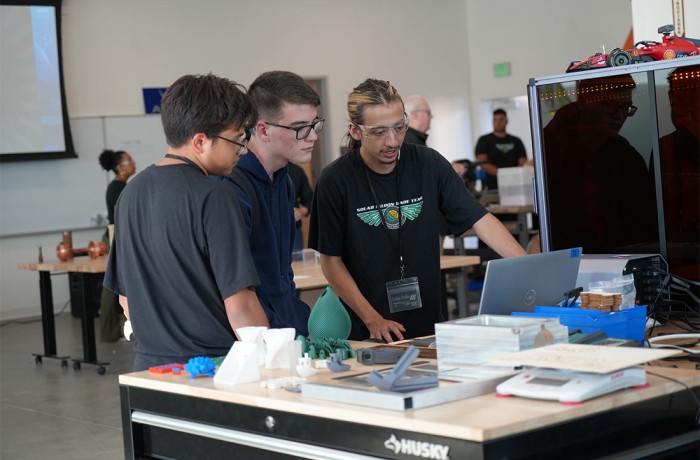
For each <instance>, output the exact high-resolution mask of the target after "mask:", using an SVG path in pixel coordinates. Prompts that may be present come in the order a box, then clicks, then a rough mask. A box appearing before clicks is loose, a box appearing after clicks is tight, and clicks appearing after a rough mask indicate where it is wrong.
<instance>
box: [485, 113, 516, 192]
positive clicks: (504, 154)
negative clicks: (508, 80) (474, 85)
mask: <svg viewBox="0 0 700 460" xmlns="http://www.w3.org/2000/svg"><path fill="white" fill-rule="evenodd" d="M507 125H508V115H507V114H506V111H505V110H503V109H496V110H494V111H493V132H492V133H490V134H485V135H483V136H481V137H480V138H479V140H478V141H477V143H476V148H475V149H474V150H475V151H474V154H475V156H476V161H483V162H485V163H482V165H481V169H483V170H484V172H485V173H486V179H485V181H484V186H485V187H487V188H488V189H489V190H496V189H497V188H498V168H512V167H515V166H523V165H525V164H526V163H527V153H525V146H524V145H523V141H521V140H520V138H519V137H515V136H512V135H510V134H508V133H507V132H506V126H507Z"/></svg>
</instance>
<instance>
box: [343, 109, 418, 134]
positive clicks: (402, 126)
mask: <svg viewBox="0 0 700 460" xmlns="http://www.w3.org/2000/svg"><path fill="white" fill-rule="evenodd" d="M353 124H354V125H355V126H357V127H358V128H360V131H362V134H364V136H365V137H366V138H367V139H383V138H385V137H387V136H388V135H389V133H390V132H391V133H394V136H400V135H402V134H403V133H405V132H406V131H408V115H406V114H405V113H404V114H403V119H402V120H400V121H397V122H396V123H395V124H394V125H392V126H382V125H374V126H369V125H361V124H359V123H353Z"/></svg>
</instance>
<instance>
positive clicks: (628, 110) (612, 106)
mask: <svg viewBox="0 0 700 460" xmlns="http://www.w3.org/2000/svg"><path fill="white" fill-rule="evenodd" d="M603 111H604V112H605V113H607V114H609V115H612V114H614V113H617V112H622V114H623V115H625V116H627V117H633V116H634V114H635V113H637V106H634V105H632V104H616V103H614V102H609V103H605V104H603Z"/></svg>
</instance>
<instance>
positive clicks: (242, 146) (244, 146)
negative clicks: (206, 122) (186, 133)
mask: <svg viewBox="0 0 700 460" xmlns="http://www.w3.org/2000/svg"><path fill="white" fill-rule="evenodd" d="M209 137H215V138H217V139H221V140H222V141H226V142H230V143H232V144H235V145H237V146H239V147H240V149H239V150H238V154H239V155H243V153H245V151H246V149H247V148H248V141H249V140H250V130H248V129H246V130H245V139H244V140H243V142H238V141H234V140H233V139H229V138H227V137H223V136H219V135H218V134H211V135H210V136H209Z"/></svg>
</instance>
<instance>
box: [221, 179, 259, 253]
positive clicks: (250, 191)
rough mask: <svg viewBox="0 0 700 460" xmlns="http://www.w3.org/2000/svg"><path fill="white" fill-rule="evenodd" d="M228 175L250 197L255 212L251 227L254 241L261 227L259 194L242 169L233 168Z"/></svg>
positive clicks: (251, 206) (251, 236)
mask: <svg viewBox="0 0 700 460" xmlns="http://www.w3.org/2000/svg"><path fill="white" fill-rule="evenodd" d="M228 177H229V178H230V179H231V180H232V181H233V182H234V183H235V184H236V185H238V186H239V187H240V188H241V190H243V193H245V194H246V196H247V197H248V203H250V209H251V212H252V213H253V217H252V218H253V222H252V223H251V229H250V242H251V243H252V242H253V241H254V239H255V238H256V237H257V235H258V228H260V202H259V201H258V194H257V192H256V191H255V187H253V184H252V182H250V179H249V178H248V176H246V175H245V173H244V172H243V171H241V170H240V169H238V168H233V171H232V172H231V174H230V175H229V176H228Z"/></svg>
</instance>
